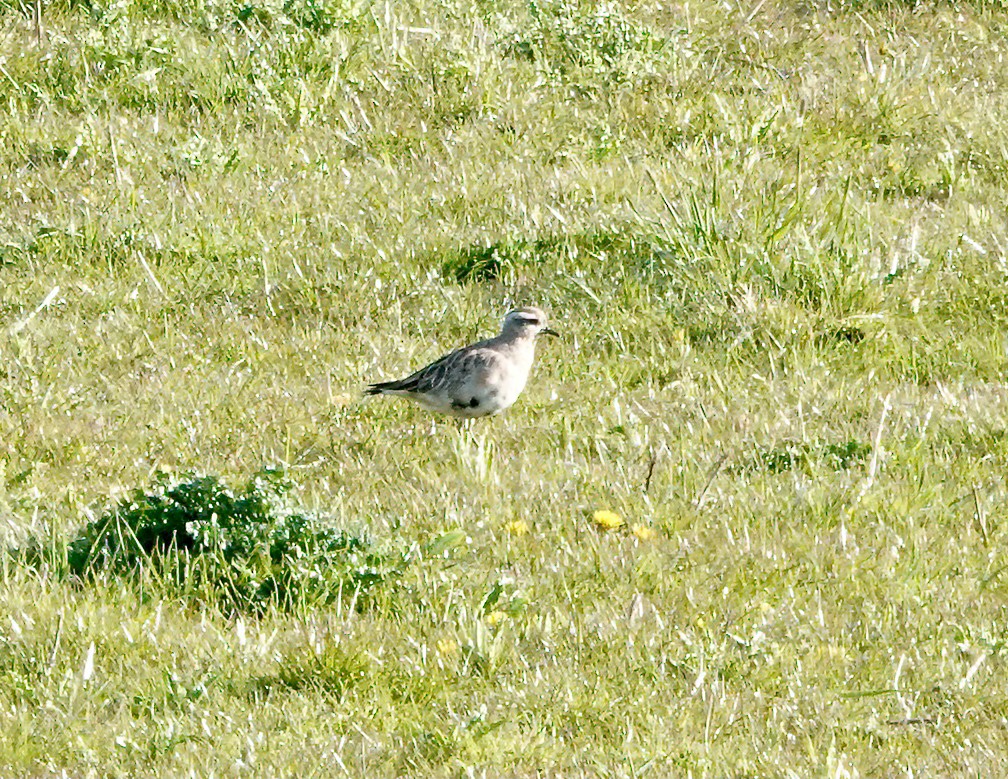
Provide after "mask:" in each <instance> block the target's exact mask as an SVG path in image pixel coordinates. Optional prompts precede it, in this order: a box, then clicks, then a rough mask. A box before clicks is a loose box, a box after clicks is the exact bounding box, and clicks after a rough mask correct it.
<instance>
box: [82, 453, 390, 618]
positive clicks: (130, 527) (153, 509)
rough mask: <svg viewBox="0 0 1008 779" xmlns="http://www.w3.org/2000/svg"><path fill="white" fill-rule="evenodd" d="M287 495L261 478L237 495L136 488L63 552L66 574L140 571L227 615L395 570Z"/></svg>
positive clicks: (361, 541)
mask: <svg viewBox="0 0 1008 779" xmlns="http://www.w3.org/2000/svg"><path fill="white" fill-rule="evenodd" d="M290 488H291V485H290V483H289V482H287V481H286V480H284V478H283V477H282V476H281V475H280V474H277V473H275V472H269V471H267V472H264V473H262V474H259V475H257V476H255V477H254V478H253V479H252V480H251V481H250V482H249V483H248V484H247V485H246V486H245V487H244V489H242V490H240V491H233V490H232V489H230V488H229V487H228V486H227V485H226V484H224V483H223V482H222V481H220V480H219V479H218V478H216V477H215V476H193V477H190V478H187V479H185V480H183V481H179V482H177V483H174V484H168V483H161V484H159V485H156V486H155V487H154V488H153V489H152V490H149V491H144V490H135V491H134V492H133V493H132V494H131V495H130V496H129V497H128V498H126V499H124V500H122V501H120V502H119V503H118V504H117V505H116V506H115V507H113V508H112V509H110V510H108V511H106V512H105V513H104V514H103V515H102V516H101V517H100V518H98V519H96V520H94V521H92V522H90V523H88V524H87V525H86V526H85V527H84V528H83V530H82V531H81V532H80V534H79V535H78V536H77V537H76V538H75V539H74V540H72V541H71V542H70V543H69V544H68V545H67V550H66V566H67V571H68V572H69V573H71V574H74V575H76V576H79V577H82V578H85V579H88V578H94V577H130V576H134V575H136V574H137V573H138V572H140V571H143V570H144V569H148V570H150V571H152V572H154V573H155V574H157V576H158V578H159V579H160V580H161V581H163V582H165V583H166V584H168V585H169V586H170V585H172V584H174V585H178V586H182V587H184V588H186V589H188V590H189V591H193V592H197V593H200V594H202V595H205V596H206V597H207V599H209V600H214V601H216V602H217V603H218V605H220V606H221V607H222V608H224V609H225V610H236V611H258V610H262V609H263V608H265V607H266V606H267V605H269V604H271V603H274V604H277V605H279V606H281V607H296V606H299V605H308V604H318V603H327V602H331V601H333V600H335V599H336V598H337V597H339V596H340V594H341V593H342V594H346V595H348V596H350V595H353V594H357V595H360V594H365V593H367V592H368V591H369V590H371V588H373V587H374V586H376V585H378V584H381V583H383V582H386V581H388V580H389V579H391V578H392V577H394V576H395V575H396V574H397V573H398V572H399V570H400V569H401V566H402V565H403V564H404V563H405V560H406V555H403V554H400V555H386V554H382V553H381V552H379V551H377V550H376V549H375V548H374V547H373V545H372V543H371V542H370V541H369V540H368V539H367V538H365V537H364V536H361V535H354V534H351V533H348V532H346V531H345V530H341V529H338V528H335V527H333V526H331V525H330V524H328V523H327V522H325V521H324V520H323V519H322V518H321V517H320V516H318V515H317V514H314V513H312V512H310V511H306V510H304V509H302V508H300V507H297V506H295V505H293V504H292V502H291V501H290V499H289V497H288V493H289V491H290Z"/></svg>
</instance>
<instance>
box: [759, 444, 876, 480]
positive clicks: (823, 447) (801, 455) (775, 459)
mask: <svg viewBox="0 0 1008 779" xmlns="http://www.w3.org/2000/svg"><path fill="white" fill-rule="evenodd" d="M871 450H872V449H871V445H870V444H867V443H863V442H861V441H855V440H850V441H844V442H842V443H827V444H819V445H813V444H808V443H801V442H797V441H786V442H784V443H782V444H780V445H778V446H774V447H771V448H767V449H761V450H759V451H757V452H756V453H755V454H754V455H753V456H752V457H751V458H750V459H749V460H747V461H746V462H745V463H744V464H743V465H742V466H741V469H740V470H742V471H744V472H748V471H768V472H770V473H784V472H785V471H790V470H793V469H807V468H808V467H809V465H810V463H811V462H812V461H813V460H818V461H819V462H821V463H823V464H824V465H826V466H827V467H828V468H830V469H831V470H834V471H845V470H847V469H848V468H851V467H853V466H855V465H859V464H860V463H862V462H864V461H865V460H866V459H868V456H869V455H870V454H871Z"/></svg>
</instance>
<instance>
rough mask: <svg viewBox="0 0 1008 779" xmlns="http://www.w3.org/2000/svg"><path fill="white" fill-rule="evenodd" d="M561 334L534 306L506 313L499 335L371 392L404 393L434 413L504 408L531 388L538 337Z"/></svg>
mask: <svg viewBox="0 0 1008 779" xmlns="http://www.w3.org/2000/svg"><path fill="white" fill-rule="evenodd" d="M540 333H543V334H546V335H556V332H555V331H554V330H551V329H550V328H549V327H547V326H546V314H545V313H543V311H542V310H541V309H538V308H534V307H529V308H519V309H517V310H515V311H511V312H509V313H508V315H507V316H505V317H504V324H503V326H502V327H501V332H500V334H499V335H497V336H495V337H493V338H488V339H486V340H484V341H479V342H478V343H474V344H471V345H469V346H464V347H462V348H461V349H457V350H455V351H454V352H451V353H450V354H446V355H445V356H444V357H442V358H440V359H439V360H435V361H434V362H432V363H431V364H430V365H427V366H425V367H423V368H421V369H420V370H418V371H416V372H415V373H412V374H410V375H409V376H407V377H406V378H404V379H399V380H397V381H381V382H377V383H375V384H370V385H368V388H367V389H366V390H365V393H366V394H368V395H380V394H384V395H401V396H402V397H405V398H409V399H410V400H413V401H415V402H417V403H419V404H420V405H422V406H424V407H425V408H428V409H430V410H432V411H438V412H441V413H443V414H450V415H451V416H455V417H461V418H463V419H470V418H473V417H482V416H486V415H488V414H496V413H498V412H500V411H503V410H504V409H506V408H507V407H508V406H510V405H511V404H512V403H514V402H515V400H517V399H518V395H520V394H521V391H522V390H523V389H524V388H525V383H526V381H528V375H529V371H530V369H531V368H532V360H533V358H534V356H535V341H536V337H537V336H538V335H539V334H540Z"/></svg>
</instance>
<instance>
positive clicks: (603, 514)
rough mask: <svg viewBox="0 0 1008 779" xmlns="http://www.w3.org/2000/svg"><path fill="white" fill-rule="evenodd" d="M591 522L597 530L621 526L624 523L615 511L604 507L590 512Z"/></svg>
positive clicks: (613, 528)
mask: <svg viewBox="0 0 1008 779" xmlns="http://www.w3.org/2000/svg"><path fill="white" fill-rule="evenodd" d="M592 522H594V523H595V526H596V527H597V528H598V529H599V530H615V529H616V528H620V527H623V524H624V522H623V517H621V516H620V515H619V514H617V513H616V512H615V511H606V510H605V509H602V510H600V511H596V512H595V513H594V514H592Z"/></svg>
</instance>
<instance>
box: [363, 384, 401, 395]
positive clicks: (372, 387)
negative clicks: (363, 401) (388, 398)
mask: <svg viewBox="0 0 1008 779" xmlns="http://www.w3.org/2000/svg"><path fill="white" fill-rule="evenodd" d="M399 383H400V382H398V381H378V382H375V383H374V384H368V385H367V387H366V388H365V389H364V394H365V395H381V394H382V393H383V392H388V391H389V390H395V389H399V387H398V384H399Z"/></svg>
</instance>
